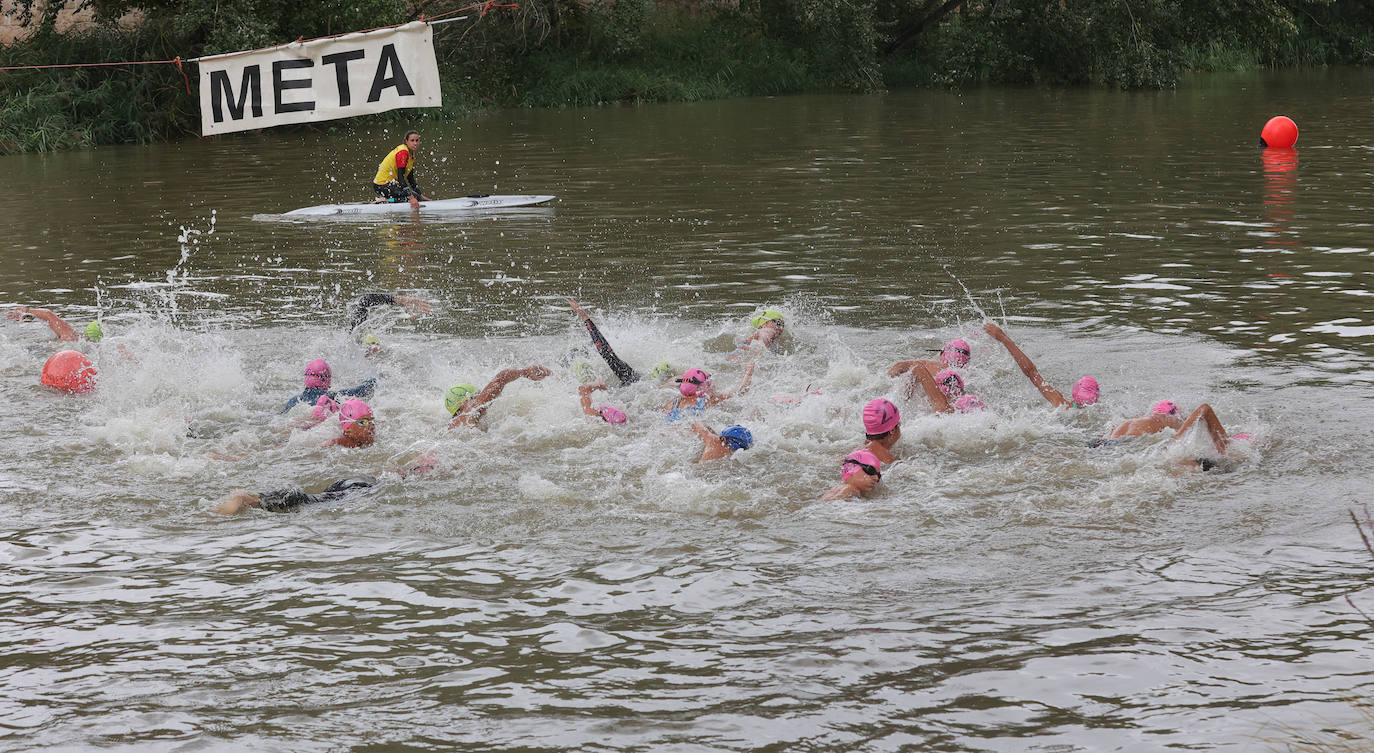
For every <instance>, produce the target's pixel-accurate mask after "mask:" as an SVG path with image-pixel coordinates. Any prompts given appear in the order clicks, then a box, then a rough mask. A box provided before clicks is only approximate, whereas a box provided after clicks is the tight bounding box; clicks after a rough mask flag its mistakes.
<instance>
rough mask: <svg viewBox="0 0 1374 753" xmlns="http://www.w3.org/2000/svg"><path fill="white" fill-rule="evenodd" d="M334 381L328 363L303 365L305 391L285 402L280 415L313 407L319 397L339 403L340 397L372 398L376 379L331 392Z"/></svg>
mask: <svg viewBox="0 0 1374 753" xmlns="http://www.w3.org/2000/svg"><path fill="white" fill-rule="evenodd" d="M333 381H334V372H333V371H332V370H331V369H330V368H329V363H328V362H327V361H325V360H324V359H323V358H316V359H315V360H313V361H311V362H310V363H307V364H306V365H305V390H304V391H302V392H301V393H300V394H299V395H296V396H294V397H292V398H291V399H290V400H288V401H286V405H285V406H284V407H282V409H281V412H282V413H289V412H291V409H292V408H294V407H296V405H297V404H300V405H315V404H316V402H318V401H319V399H320V396H321V395H328V396H329V398H330V399H331V400H333V401H334V402H336V403H337V402H341V401H340V397H339V396H340V395H342V396H343V397H345V398H348V397H372V391H373V390H374V389H376V388H377V377H372V378H371V379H368V380H366V381H364V382H362V383H361V384H357V385H354V386H352V387H346V388H344V389H341V390H332V389H330V388H329V387H330V385H331V384H333Z"/></svg>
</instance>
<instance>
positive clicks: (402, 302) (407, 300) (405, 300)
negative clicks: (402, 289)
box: [393, 295, 430, 316]
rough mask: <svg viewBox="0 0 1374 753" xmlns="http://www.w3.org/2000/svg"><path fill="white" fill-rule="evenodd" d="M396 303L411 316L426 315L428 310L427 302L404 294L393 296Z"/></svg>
mask: <svg viewBox="0 0 1374 753" xmlns="http://www.w3.org/2000/svg"><path fill="white" fill-rule="evenodd" d="M393 298H395V299H396V304H397V305H398V306H400V307H401V308H404V309H405V310H406V313H408V314H410V315H411V316H426V315H428V314H429V312H430V307H429V302H428V301H424V300H421V299H419V298H411V297H410V296H406V295H398V296H393Z"/></svg>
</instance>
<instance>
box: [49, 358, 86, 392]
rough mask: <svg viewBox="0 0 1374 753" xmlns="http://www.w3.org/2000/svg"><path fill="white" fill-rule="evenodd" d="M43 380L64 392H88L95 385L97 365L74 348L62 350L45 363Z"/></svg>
mask: <svg viewBox="0 0 1374 753" xmlns="http://www.w3.org/2000/svg"><path fill="white" fill-rule="evenodd" d="M42 382H43V384H44V385H46V386H48V387H52V388H54V389H59V390H62V391H63V392H71V393H78V392H88V391H89V390H91V389H92V388H93V387H95V367H94V366H92V365H91V360H90V359H89V358H87V357H86V356H84V355H82V354H80V353H78V352H76V351H74V350H60V351H58V352H56V353H53V354H52V356H51V357H50V358H48V362H47V363H45V364H43V379H42Z"/></svg>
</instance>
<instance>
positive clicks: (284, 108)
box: [272, 58, 315, 113]
mask: <svg viewBox="0 0 1374 753" xmlns="http://www.w3.org/2000/svg"><path fill="white" fill-rule="evenodd" d="M314 67H315V61H314V60H311V59H309V58H303V59H300V60H278V61H276V62H274V63H272V90H273V92H274V93H275V94H276V98H277V112H278V113H283V112H308V111H310V110H313V109H315V103H314V102H313V101H311V102H282V101H281V95H282V92H283V91H285V90H287V89H309V88H310V87H311V86H313V85H314V81H313V80H312V79H308V78H297V79H291V80H289V81H285V80H282V77H281V74H282V71H289V70H294V69H296V68H314Z"/></svg>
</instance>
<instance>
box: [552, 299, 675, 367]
mask: <svg viewBox="0 0 1374 753" xmlns="http://www.w3.org/2000/svg"><path fill="white" fill-rule="evenodd" d="M568 305H569V306H572V310H573V312H574V313H576V314H577V318H579V319H581V320H582V324H583V326H585V327H586V328H587V334H588V335H591V338H592V345H595V346H596V352H598V353H600V354H601V358H602V360H604V361H605V362H606V365H607V366H609V367H611V373H613V374H615V378H616V379H619V380H620V386H621V387H625V386H627V385H631V384H634V383H635V382H638V381H639V379H640V377H639V372H637V371H635V370H634V368H633V367H631V366H630V364H628V363H625V362H624V361H622V360H620V356H617V355H616V354H615V351H614V350H612V349H611V344H610V343H608V342H606V338H605V337H604V336H602V334H601V330H599V329H597V328H596V323H595V322H593V321H592V318H591V317H590V316H588V315H587V312H586V311H583V310H582V307H581V306H579V305H578V303H577V301H574V300H573V299H571V298H569V299H568ZM655 371H657V369H655Z"/></svg>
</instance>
